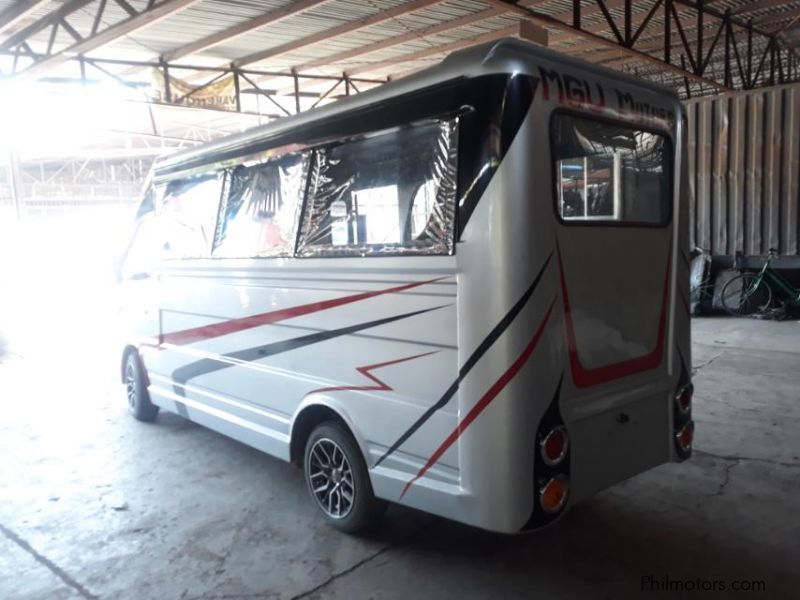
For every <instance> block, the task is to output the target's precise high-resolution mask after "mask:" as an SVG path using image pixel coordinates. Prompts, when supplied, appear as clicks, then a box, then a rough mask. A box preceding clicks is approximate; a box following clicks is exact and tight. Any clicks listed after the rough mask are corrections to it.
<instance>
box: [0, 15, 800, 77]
mask: <svg viewBox="0 0 800 600" xmlns="http://www.w3.org/2000/svg"><path fill="white" fill-rule="evenodd" d="M170 1H171V0H160V3H162V4H163V3H164V2H170ZM128 2H129V4H131V5H132V6H133V7H134V8H136V9H137V10H143V9H144V8H145V7H146V6H147V0H128ZM655 2H656V0H642V1H637V2H634V3H632V5H633V7H632V8H633V18H632V21H633V25H634V27H637V26H638V24H639V23H640V22H641V21H642V20H643V19H644V18H645V16H646V15H647V14H648V13H649V12H650V9H651V8H652V7H653V6H654V4H655ZM605 3H606V5H607V6H608V9H609V12H610V14H611V15H612V16H613V17H614V18H615V20H616V22H617V27H618V28H621V27H622V25H621V23H622V21H623V16H624V15H623V10H624V5H625V3H624V2H622V1H619V0H605ZM98 4H99V0H94V1H92V2H89V3H88V4H86V6H84V7H83V8H80V9H79V10H77V11H75V12H73V13H72V14H70V15H69V16H68V17H67V21H68V22H69V24H70V25H71V26H72V27H74V28H75V29H76V30H77V31H78V32H79V33H80V34H81V35H88V34H89V32H90V30H91V28H92V23H93V22H94V19H95V13H96V8H97V6H98ZM293 4H296V3H295V2H291V1H289V0H198V1H196V2H194V3H190V4H189V5H188V6H186V7H183V8H182V9H181V10H178V11H176V12H173V13H171V14H169V15H168V16H166V17H165V18H163V19H160V20H157V21H155V22H153V23H151V24H148V25H146V26H144V27H141V28H139V29H137V30H135V31H133V32H132V33H129V34H128V35H126V36H124V37H121V38H119V39H118V40H116V41H113V42H111V43H108V44H106V45H104V46H102V47H101V48H98V49H96V50H93V51H91V52H89V54H88V55H89V56H92V57H102V58H111V59H118V60H139V61H142V60H148V61H154V60H156V59H157V58H158V57H159V56H160V55H162V54H164V53H168V52H171V51H174V50H176V49H177V48H181V47H183V46H185V45H186V44H189V43H192V42H195V41H197V40H199V39H203V38H205V37H207V36H209V35H213V34H219V33H221V32H225V31H227V30H229V29H230V28H231V27H236V26H241V25H244V24H246V23H248V22H250V21H251V20H252V19H254V18H257V17H260V16H262V15H264V14H265V13H269V12H270V11H275V10H278V9H284V8H287V7H290V6H292V5H293ZM519 4H521V5H523V6H532V7H533V8H534V9H535V10H536V11H538V12H540V13H542V14H545V15H550V16H552V17H556V18H558V19H561V20H563V21H567V22H569V21H570V19H571V14H572V8H573V2H572V0H521V2H519ZM13 5H14V2H13V0H0V15H2V13H3V11H5V10H8V9H9V8H10V7H12V6H13ZM63 5H64V1H62V0H53V2H51V3H49V4H45V5H43V6H41V7H39V8H37V9H36V10H34V11H32V12H31V13H30V15H28V16H27V17H26V19H25V20H23V21H22V22H20V23H17V24H16V25H15V26H14V27H10V28H8V29H7V30H6V31H2V32H0V44H2V42H3V40H4V39H8V36H9V35H12V34H13V33H14V32H16V31H19V30H21V29H22V28H23V27H25V26H27V25H30V24H31V23H33V22H35V21H36V20H37V19H43V18H44V17H46V16H47V15H48V14H49V13H50V12H51V11H54V10H56V9H57V8H58V7H60V6H63ZM705 5H706V6H708V7H710V8H712V9H714V10H717V11H719V12H724V11H726V10H728V9H730V10H731V12H732V13H733V14H737V12H738V13H739V14H740V16H741V17H742V18H744V19H752V20H753V22H754V23H756V25H758V24H759V23H769V26H770V27H771V28H772V30H774V31H780V30H782V29H785V31H783V32H782V33H781V35H782V36H784V37H785V38H786V39H788V40H797V39H800V27H795V26H798V25H800V0H787V1H785V2H758V1H756V2H752V1H747V0H706V2H705ZM402 6H413V7H415V10H414V11H413V12H407V13H405V14H399V15H396V16H394V17H392V18H389V19H386V20H383V21H381V22H379V23H373V24H370V25H368V26H366V27H353V28H352V31H349V32H346V33H343V34H340V35H336V36H334V37H328V38H327V39H321V40H318V41H317V42H316V43H313V44H298V45H297V47H291V48H289V49H288V50H287V51H285V52H282V53H280V54H276V55H274V56H267V57H266V58H264V59H262V60H258V61H255V62H252V63H250V64H248V65H247V68H248V69H257V70H265V71H283V72H288V71H289V70H290V69H292V68H293V67H298V66H302V65H304V64H306V63H314V65H315V67H314V68H313V69H311V70H310V71H309V72H310V73H317V74H324V75H335V74H341V73H342V72H343V71H348V70H356V71H358V73H359V76H360V77H364V78H370V79H373V78H374V79H383V78H385V77H386V76H389V75H394V76H396V75H399V74H403V73H405V72H408V71H410V70H413V69H415V68H422V67H424V66H428V65H429V64H431V63H433V62H436V61H438V60H440V59H441V58H442V56H443V55H444V54H443V53H437V52H435V51H431V52H430V53H429V54H426V55H425V56H420V55H419V53H425V51H427V50H429V49H433V48H435V47H439V46H441V47H445V50H447V49H449V48H452V47H455V46H458V45H459V44H460V43H461V42H464V43H465V44H466V43H468V40H470V39H472V38H475V39H485V37H486V36H487V35H488V36H491V35H492V33H493V32H502V31H505V30H507V29H508V28H509V27H511V26H513V25H515V24H516V23H518V22H519V20H520V19H521V18H522V17H521V16H520V15H519V14H517V13H514V12H507V13H505V14H502V15H499V16H498V15H495V14H494V13H493V12H492V11H491V10H490V9H495V10H497V8H498V5H497V3H493V2H490V1H489V0H446V1H440V2H434V1H431V3H430V4H429V5H427V6H420V5H419V0H326V1H321V2H318V3H313V5H312V6H310V7H308V8H307V9H306V10H303V11H302V12H299V13H297V14H293V15H291V16H288V17H286V18H283V19H281V20H280V21H278V22H275V23H271V24H268V25H265V26H262V27H259V28H255V29H252V30H250V31H247V32H246V33H243V34H241V35H238V36H235V37H231V38H230V39H227V40H224V41H221V42H220V43H218V44H215V45H212V46H210V47H207V48H205V49H203V50H201V51H198V52H196V53H194V54H189V55H187V56H184V57H182V58H180V59H178V60H177V64H184V65H204V66H219V67H224V66H226V65H228V64H230V63H231V62H232V61H234V60H237V59H241V58H242V57H246V56H249V55H252V54H254V53H258V52H264V51H269V50H270V49H272V50H275V49H286V47H285V45H287V44H292V43H293V42H297V41H299V40H304V39H306V38H308V36H313V35H318V34H320V35H322V34H324V33H325V32H330V31H332V30H335V28H337V27H341V26H343V25H347V24H358V23H359V21H361V20H362V19H365V18H370V17H374V16H376V15H377V16H379V15H382V14H385V13H386V11H389V10H393V9H397V8H398V7H402ZM675 7H676V9H677V10H679V11H680V14H681V19H682V21H683V29H684V33H685V34H686V35H687V37H688V38H689V39H690V40H691V39H692V38H693V37H694V35H695V32H696V29H697V23H696V18H695V15H696V11H695V10H694V9H693V8H691V7H690V6H687V5H685V4H681V3H678V2H676V3H675ZM483 11H487V18H486V19H483V20H480V21H474V22H471V23H467V24H463V25H462V26H460V27H458V28H454V29H450V30H439V31H437V32H436V33H434V34H429V33H425V30H427V29H428V28H430V27H434V26H438V25H440V24H443V23H447V22H450V21H456V20H458V19H462V18H464V17H466V16H468V15H474V14H477V13H481V12H483ZM582 13H583V16H582V24H583V27H584V28H587V29H588V30H590V31H591V32H593V33H595V34H596V35H598V36H600V37H603V38H607V39H614V38H615V35H614V33H613V30H612V28H611V27H610V26H609V24H608V23H607V21H606V17H605V16H604V14H603V12H602V11H601V9H600V5H599V3H597V2H595V1H589V0H586V1H584V2H583V4H582ZM126 18H127V13H126V12H125V10H124V9H123V8H122V7H121V6H120V5H119V4H118V3H116V2H113V1H110V2H107V3H106V4H105V11H104V13H103V17H102V19H101V29H103V28H104V27H107V26H110V25H112V24H114V23H117V22H119V21H122V20H124V19H126ZM663 21H664V11H663V5H661V6H660V7H659V9H658V10H657V11H656V12H655V13H654V15H653V17H652V19H651V20H650V22H649V25H648V27H647V29H646V30H645V31H644V32H643V33H642V35H641V38H640V40H639V43H638V46H637V47H638V48H640V49H641V50H642V51H644V52H648V53H651V54H653V55H654V56H656V57H660V56H661V55H662V53H663V41H662V37H661V36H662V30H663ZM787 26H788V29H786V28H787ZM703 27H704V30H705V31H706V33H707V34H708V35H709V42H708V43H707V45H706V48H707V47H708V44H710V39H711V38H713V35H714V33H715V32H716V29H717V27H718V21H714V20H712V19H707V20H706V21H705V22H704V24H703ZM417 33H418V34H419V35H418V36H416V34H417ZM550 34H551V41H552V44H551V46H552V47H553V48H554V49H556V50H559V49H560V50H561V51H564V52H569V53H573V54H580V56H582V57H583V58H585V59H589V60H594V59H595V57H598V56H599V57H600V58H599V59H602V60H604V61H606V62H607V64H610V65H611V66H612V67H614V68H619V69H621V70H626V71H630V70H632V69H634V70H636V72H638V73H640V74H641V75H642V76H646V77H651V78H654V79H656V80H660V79H663V80H665V81H668V82H670V83H671V84H672V85H674V86H676V87H680V86H681V85H682V83H683V82H682V78H681V77H680V76H676V75H675V74H674V73H669V72H666V71H664V70H663V69H659V68H658V66H657V65H653V64H652V63H647V62H641V61H636V60H633V61H631V60H628V61H619V60H618V58H615V57H614V56H613V54H614V52H613V51H612V52H611V54H612V56H611V57H610V58H609V57H607V56H605V55H607V54H608V53H609V51H608V49H607V48H605V47H604V48H601V49H600V50H602V52H599V53H598V52H596V51H597V50H598V48H597V47H596V44H594V43H592V42H591V41H587V40H586V39H582V38H580V37H579V36H575V35H574V34H572V33H570V32H564V31H560V30H559V29H558V28H550ZM394 37H397V38H398V39H399V40H400V43H397V44H388V43H384V42H385V41H386V40H391V38H394ZM323 38H324V35H323ZM49 40H50V31H49V30H48V29H43V30H42V31H40V32H39V33H37V34H36V35H33V36H32V37H31V38H30V39H29V43H30V45H31V47H32V49H33V50H34V51H35V52H44V51H45V50H46V48H47V46H48V43H49ZM378 43H380V44H381V47H380V48H379V49H376V50H373V51H370V46H372V45H374V44H378ZM760 43H762V42H757V43H756V48H759V45H758V44H760ZM72 44H74V40H73V38H72V37H71V36H70V34H69V33H68V32H67V31H66V30H65V28H64V27H60V28H59V29H58V32H57V35H56V37H55V39H54V44H53V49H54V50H55V51H60V50H64V49H66V48H68V47H70V46H71V45H72ZM680 44H681V41H680V37H679V35H678V32H677V31H675V30H674V28H673V46H674V47H675V48H676V51H677V50H680ZM359 49H363V50H364V52H363V53H356V51H357V50H359ZM346 51H352V52H351V54H353V55H352V56H348V57H346V58H344V59H340V60H336V61H332V62H331V63H329V64H324V63H325V59H326V58H328V57H334V56H335V55H337V54H340V53H342V52H346ZM720 52H721V49H720V48H719V47H718V48H717V49H716V50H715V56H716V55H718V54H719V53H720ZM408 56H411V60H408V59H406V58H405V57H408ZM599 59H598V60H599ZM609 60H611V61H612V62H608V61H609ZM10 61H11V58H10V57H9V56H6V57H1V56H0V69H2V70H3V71H4V72H6V71H8V70H9V68H10V66H9V65H10ZM389 61H391V62H389ZM370 65H374V70H372V71H369V70H366V71H365V70H364V69H368V67H369V66H370ZM108 68H109V70H111V71H113V72H115V73H124V74H125V76H126V77H128V78H134V79H137V78H138V79H140V80H142V79H146V78H147V77H148V73H147V70H146V69H145V70H141V71H140V72H136V71H134V70H131V69H126V68H124V67H114V66H111V67H108ZM75 73H76V67H75V65H74V64H71V65H66V66H64V67H61V68H60V69H59V70H58V71H54V74H56V75H70V76H74V75H75ZM179 76H180V77H182V78H185V79H188V80H190V81H201V80H203V79H204V78H206V79H207V78H208V76H207V75H206V74H204V73H191V72H187V71H180V75H179ZM305 83H308V84H309V85H310V86H311V89H312V90H313V89H315V87H320V86H323V85H325V83H326V82H319V83H314V82H305V81H304V84H305Z"/></svg>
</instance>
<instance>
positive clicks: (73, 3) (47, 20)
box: [0, 0, 93, 50]
mask: <svg viewBox="0 0 800 600" xmlns="http://www.w3.org/2000/svg"><path fill="white" fill-rule="evenodd" d="M92 1H93V0H69V1H68V2H65V3H64V4H62V5H61V6H60V7H58V9H57V10H54V11H53V12H51V13H49V14H47V15H46V16H44V17H42V18H41V19H39V20H38V21H36V22H34V23H31V24H30V25H28V26H27V27H24V28H23V29H21V30H19V31H18V32H16V33H15V34H13V35H11V36H10V37H9V38H8V39H6V40H4V41H3V42H2V44H0V50H8V49H9V48H13V47H15V46H18V45H19V44H22V43H23V42H24V41H25V40H27V39H28V38H29V37H31V36H32V35H34V34H36V33H39V32H40V31H42V30H43V29H46V28H47V27H51V26H54V25H56V24H57V23H58V22H59V21H60V20H61V19H63V18H65V17H67V16H68V15H70V14H72V13H74V12H75V11H76V10H78V9H79V8H83V7H84V6H86V5H87V4H89V3H90V2H92Z"/></svg>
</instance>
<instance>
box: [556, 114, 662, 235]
mask: <svg viewBox="0 0 800 600" xmlns="http://www.w3.org/2000/svg"><path fill="white" fill-rule="evenodd" d="M559 116H568V117H575V118H578V119H583V120H585V121H594V122H597V123H603V124H605V125H612V126H615V127H620V128H623V129H627V130H633V131H643V132H645V133H651V134H653V135H658V136H660V137H661V138H662V139H663V140H664V143H665V144H664V145H665V148H666V150H667V153H666V154H667V160H666V161H665V163H664V164H665V166H666V169H667V171H668V172H667V174H666V177H667V186H666V198H665V200H664V208H665V209H666V210H665V216H664V218H663V219H662V220H661V221H659V222H652V221H623V220H619V221H614V220H610V219H608V218H602V217H600V218H587V219H581V218H573V219H569V218H567V219H565V218H564V217H563V216H562V215H561V210H560V205H559V196H558V182H559V177H560V173H559V168H558V160H557V159H556V153H555V146H556V139H555V122H556V119H557V118H558V117H559ZM548 142H549V145H550V146H549V150H550V184H551V187H552V192H551V196H552V200H553V202H552V208H553V213H554V214H555V217H556V220H557V221H558V222H559V224H561V225H563V226H565V227H627V228H629V227H636V228H647V229H664V228H667V227H669V226H670V225H671V224H672V219H673V213H674V211H675V146H674V144H673V140H672V134H671V133H670V132H668V131H665V130H663V129H657V128H655V127H647V126H639V125H638V124H635V123H631V122H629V121H624V120H622V119H615V118H612V117H608V116H605V115H591V114H588V113H586V112H582V111H579V110H573V109H569V108H556V109H555V110H553V111H552V112H551V113H550V117H549V126H548Z"/></svg>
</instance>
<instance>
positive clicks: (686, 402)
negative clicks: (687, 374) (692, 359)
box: [675, 384, 694, 413]
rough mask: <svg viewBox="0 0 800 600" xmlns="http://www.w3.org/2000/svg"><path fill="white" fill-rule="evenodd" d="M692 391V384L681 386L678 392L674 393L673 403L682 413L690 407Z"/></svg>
mask: <svg viewBox="0 0 800 600" xmlns="http://www.w3.org/2000/svg"><path fill="white" fill-rule="evenodd" d="M693 393H694V387H693V386H692V384H689V385H687V386H684V387H682V388H681V389H680V390H678V393H677V394H675V405H676V406H677V407H678V410H680V411H681V412H682V413H687V412H689V410H690V409H691V408H692V394H693Z"/></svg>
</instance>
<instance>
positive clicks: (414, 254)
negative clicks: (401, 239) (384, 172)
mask: <svg viewBox="0 0 800 600" xmlns="http://www.w3.org/2000/svg"><path fill="white" fill-rule="evenodd" d="M448 116H449V117H450V119H452V120H455V121H456V123H455V144H454V146H455V181H456V186H455V193H454V197H453V220H452V223H451V227H450V233H449V235H450V240H449V241H450V246H451V250H450V251H449V252H436V253H426V252H418V251H414V250H412V249H406V250H402V249H399V250H398V251H397V252H376V253H374V254H370V253H367V254H358V253H356V252H353V253H352V254H347V253H343V254H335V253H324V254H319V255H316V256H304V255H302V254H300V243H301V238H300V234H301V232H302V230H303V224H304V222H305V220H306V213H307V211H308V210H313V206H310V204H311V203H312V202H311V201H312V200H313V199H312V198H311V197H310V193H309V192H310V187H311V173H312V172H313V171H314V168H315V166H316V161H317V160H318V156H319V151H320V150H322V149H325V148H331V147H334V146H340V145H343V144H348V143H353V142H358V141H361V140H364V139H368V138H371V137H378V136H381V135H384V134H388V133H390V132H392V131H397V130H400V129H405V128H410V127H417V126H422V125H426V124H431V123H436V124H440V123H442V122H443V121H445V120H447V117H448ZM461 127H462V123H461V120H460V119H459V115H452V114H448V115H432V116H430V117H427V118H424V119H418V120H415V121H409V122H407V123H404V124H402V125H398V126H395V127H388V128H386V129H379V130H373V131H367V132H364V133H360V134H357V135H350V136H343V137H337V138H333V139H331V140H329V141H327V142H325V143H323V144H316V145H314V146H312V147H311V148H310V150H311V160H310V161H309V168H308V172H307V173H306V186H305V191H304V192H303V199H302V202H303V203H302V207H301V210H299V211H298V215H299V216H298V221H297V225H296V228H295V241H294V251H293V252H292V258H296V259H305V260H308V259H317V258H321V259H332V258H347V259H353V258H361V259H365V258H401V257H408V258H418V257H441V256H455V254H456V246H457V245H458V221H459V218H458V213H459V190H458V185H457V184H458V172H459V159H460V148H459V140H460V137H461V136H460V130H461ZM398 248H402V246H401V245H399V244H398ZM353 249H354V250H355V247H353Z"/></svg>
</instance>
